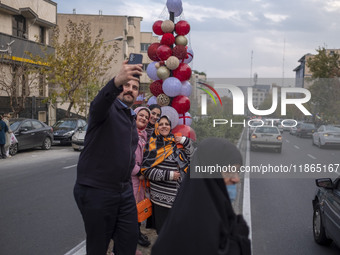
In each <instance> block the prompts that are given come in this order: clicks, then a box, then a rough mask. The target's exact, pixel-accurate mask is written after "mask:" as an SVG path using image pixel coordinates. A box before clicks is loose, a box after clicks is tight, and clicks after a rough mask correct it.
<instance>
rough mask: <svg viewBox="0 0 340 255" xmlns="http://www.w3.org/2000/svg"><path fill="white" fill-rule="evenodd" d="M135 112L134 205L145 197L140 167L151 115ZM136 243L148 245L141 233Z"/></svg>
mask: <svg viewBox="0 0 340 255" xmlns="http://www.w3.org/2000/svg"><path fill="white" fill-rule="evenodd" d="M135 112H136V114H137V116H136V126H137V132H138V137H139V139H138V145H137V149H136V152H135V154H136V159H135V161H136V164H135V167H134V168H133V170H132V173H131V180H132V186H133V192H134V195H135V199H136V203H138V202H140V201H142V200H143V199H144V195H145V189H144V185H145V184H144V185H143V183H145V182H144V176H143V175H141V174H140V167H141V164H142V162H143V151H144V146H145V144H146V143H147V133H146V131H145V128H146V126H147V125H148V123H149V119H150V115H151V114H150V110H149V109H148V108H146V107H138V108H136V109H135ZM141 182H142V185H140V183H141ZM139 188H140V190H139ZM138 190H139V191H138ZM138 243H139V244H140V245H142V246H145V247H147V246H149V245H150V242H149V240H148V237H147V236H146V235H144V234H142V233H141V231H139V236H138Z"/></svg>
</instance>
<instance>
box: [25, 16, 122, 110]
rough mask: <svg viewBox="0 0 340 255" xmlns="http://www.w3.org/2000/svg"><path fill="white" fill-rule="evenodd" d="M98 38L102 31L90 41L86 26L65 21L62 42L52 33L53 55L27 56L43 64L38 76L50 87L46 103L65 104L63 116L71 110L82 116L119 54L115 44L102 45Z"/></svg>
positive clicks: (90, 37)
mask: <svg viewBox="0 0 340 255" xmlns="http://www.w3.org/2000/svg"><path fill="white" fill-rule="evenodd" d="M101 36H102V30H100V31H99V33H98V34H97V35H96V36H95V37H94V38H93V37H92V33H91V28H90V23H85V22H84V21H81V22H80V23H79V24H77V23H75V22H72V21H71V20H69V21H68V23H67V26H66V33H65V34H64V37H63V40H60V30H59V28H58V27H57V28H56V29H55V31H54V34H53V38H52V46H53V47H54V48H55V54H47V53H46V51H45V56H44V57H43V58H41V57H39V56H32V55H31V57H32V59H33V60H34V61H40V62H42V63H45V65H44V66H43V68H42V72H43V73H44V74H45V75H46V76H47V79H48V82H49V84H52V85H53V87H54V89H52V91H51V92H50V94H49V99H50V100H52V102H55V101H57V100H58V101H59V100H60V102H61V104H64V103H68V104H69V105H68V109H67V113H66V115H67V116H69V115H70V111H71V109H72V107H73V108H75V109H76V108H77V109H78V112H85V113H86V111H87V109H86V108H87V105H86V104H87V102H90V101H92V99H93V98H94V96H95V95H96V94H97V92H98V91H99V90H100V88H101V87H102V85H103V84H104V83H105V81H104V80H103V76H104V74H105V73H106V71H107V70H108V69H109V65H110V64H111V62H112V61H113V58H114V56H115V55H116V54H117V53H118V51H119V48H118V46H117V42H114V43H112V44H111V45H108V44H104V42H103V38H102V37H101Z"/></svg>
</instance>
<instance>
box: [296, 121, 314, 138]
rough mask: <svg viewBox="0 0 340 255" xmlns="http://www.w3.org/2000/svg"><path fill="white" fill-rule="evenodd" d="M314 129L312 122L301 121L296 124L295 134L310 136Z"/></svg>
mask: <svg viewBox="0 0 340 255" xmlns="http://www.w3.org/2000/svg"><path fill="white" fill-rule="evenodd" d="M315 130H316V127H315V125H314V124H313V123H307V122H301V123H298V124H297V125H296V132H295V134H296V136H298V137H303V136H306V137H307V136H308V137H312V135H313V133H314V131H315Z"/></svg>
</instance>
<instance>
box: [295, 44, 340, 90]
mask: <svg viewBox="0 0 340 255" xmlns="http://www.w3.org/2000/svg"><path fill="white" fill-rule="evenodd" d="M326 53H327V54H330V55H331V54H334V53H337V54H340V49H326ZM314 56H315V55H313V54H310V53H307V54H305V55H303V56H302V57H301V58H300V59H299V60H298V62H299V63H300V64H299V65H298V66H297V67H296V68H295V69H294V70H293V71H294V72H295V87H297V88H309V86H311V81H308V78H311V77H312V72H311V71H310V70H309V68H308V66H307V62H308V60H309V59H311V58H313V57H314Z"/></svg>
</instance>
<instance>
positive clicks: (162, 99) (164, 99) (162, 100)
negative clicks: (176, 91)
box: [157, 94, 170, 106]
mask: <svg viewBox="0 0 340 255" xmlns="http://www.w3.org/2000/svg"><path fill="white" fill-rule="evenodd" d="M157 104H158V105H159V106H167V105H169V104H170V98H169V97H168V96H167V95H165V94H159V95H158V96H157Z"/></svg>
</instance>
